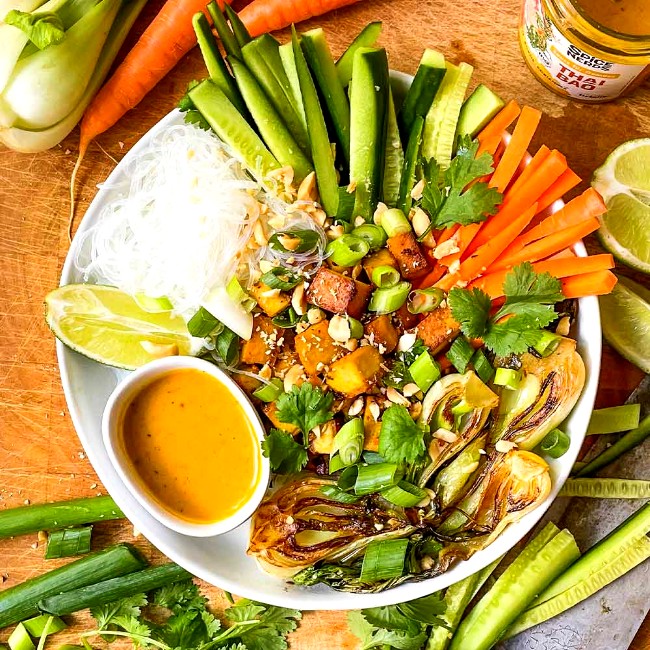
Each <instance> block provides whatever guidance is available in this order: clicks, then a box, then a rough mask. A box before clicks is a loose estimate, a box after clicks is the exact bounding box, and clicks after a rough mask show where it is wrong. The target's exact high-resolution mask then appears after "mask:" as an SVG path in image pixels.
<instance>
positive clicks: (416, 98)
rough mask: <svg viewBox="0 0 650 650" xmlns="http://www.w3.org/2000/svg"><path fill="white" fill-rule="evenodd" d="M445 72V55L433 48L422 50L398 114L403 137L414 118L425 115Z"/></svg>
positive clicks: (411, 125) (409, 130) (407, 133)
mask: <svg viewBox="0 0 650 650" xmlns="http://www.w3.org/2000/svg"><path fill="white" fill-rule="evenodd" d="M446 72H447V67H446V65H445V57H444V56H443V55H442V54H441V53H440V52H436V51H435V50H430V49H426V50H424V54H423V55H422V59H421V60H420V65H419V66H418V69H417V71H416V73H415V77H413V83H411V85H410V87H409V89H408V92H407V93H406V97H404V103H403V104H402V108H401V109H400V112H399V116H398V119H399V128H400V131H401V132H402V133H403V134H404V139H406V138H407V137H408V135H409V133H411V129H412V128H413V123H414V122H415V118H416V117H418V116H420V117H426V115H427V113H428V112H429V109H430V108H431V104H432V102H433V98H434V97H435V96H436V93H437V92H438V88H440V84H441V83H442V80H443V78H444V76H445V74H446Z"/></svg>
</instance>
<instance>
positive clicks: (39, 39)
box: [4, 9, 65, 50]
mask: <svg viewBox="0 0 650 650" xmlns="http://www.w3.org/2000/svg"><path fill="white" fill-rule="evenodd" d="M4 22H5V23H7V25H13V26H14V27H17V28H18V29H19V30H20V31H21V32H23V33H24V34H25V36H27V38H28V39H29V40H30V41H31V42H32V43H33V44H34V45H35V46H36V47H37V48H38V49H39V50H44V49H45V48H46V47H48V46H49V45H56V44H57V43H60V42H61V41H62V40H63V39H64V38H65V27H64V26H63V22H62V21H61V18H60V17H59V16H58V14H55V13H53V12H43V13H28V12H25V11H20V10H18V9H12V10H11V11H10V12H9V13H8V14H7V15H6V16H5V19H4Z"/></svg>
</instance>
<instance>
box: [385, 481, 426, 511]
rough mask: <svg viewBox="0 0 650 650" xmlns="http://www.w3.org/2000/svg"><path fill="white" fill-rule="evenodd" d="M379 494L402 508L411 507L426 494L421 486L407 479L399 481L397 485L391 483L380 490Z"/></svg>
mask: <svg viewBox="0 0 650 650" xmlns="http://www.w3.org/2000/svg"><path fill="white" fill-rule="evenodd" d="M381 496H382V497H384V499H386V501H390V503H393V504H395V505H396V506H401V507H403V508H412V507H413V506H416V505H417V504H418V503H420V501H422V500H423V499H424V498H425V497H427V496H428V494H427V492H425V491H424V490H423V489H422V488H420V487H418V486H417V485H413V483H409V482H408V481H400V482H399V483H398V484H397V485H392V486H391V487H389V488H386V489H385V490H382V492H381Z"/></svg>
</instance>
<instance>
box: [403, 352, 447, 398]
mask: <svg viewBox="0 0 650 650" xmlns="http://www.w3.org/2000/svg"><path fill="white" fill-rule="evenodd" d="M409 374H410V375H411V377H412V379H413V381H414V382H415V383H416V384H417V387H418V388H419V389H420V390H421V391H422V392H423V393H426V392H427V391H428V390H429V388H431V386H433V384H434V383H435V382H437V381H438V379H440V377H441V371H440V366H439V365H438V364H437V363H436V361H435V360H434V359H433V357H432V356H431V355H430V354H429V353H428V352H427V351H426V350H425V351H424V352H422V354H420V355H419V356H418V357H417V358H416V360H415V361H414V362H413V363H412V364H411V365H410V366H409Z"/></svg>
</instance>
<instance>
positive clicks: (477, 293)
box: [447, 288, 492, 339]
mask: <svg viewBox="0 0 650 650" xmlns="http://www.w3.org/2000/svg"><path fill="white" fill-rule="evenodd" d="M447 302H448V303H449V306H450V307H451V314H452V316H453V317H454V318H455V319H456V320H457V321H458V322H459V323H460V329H461V332H462V333H463V334H464V335H465V336H467V337H468V338H471V339H475V338H480V337H481V336H483V334H485V328H486V325H487V322H488V319H489V316H490V309H491V308H492V299H491V298H490V296H488V294H487V293H485V292H484V291H481V289H476V288H475V289H471V290H470V289H458V288H455V289H452V290H451V291H450V292H449V296H448V298H447Z"/></svg>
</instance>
